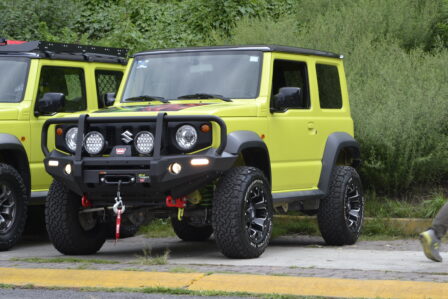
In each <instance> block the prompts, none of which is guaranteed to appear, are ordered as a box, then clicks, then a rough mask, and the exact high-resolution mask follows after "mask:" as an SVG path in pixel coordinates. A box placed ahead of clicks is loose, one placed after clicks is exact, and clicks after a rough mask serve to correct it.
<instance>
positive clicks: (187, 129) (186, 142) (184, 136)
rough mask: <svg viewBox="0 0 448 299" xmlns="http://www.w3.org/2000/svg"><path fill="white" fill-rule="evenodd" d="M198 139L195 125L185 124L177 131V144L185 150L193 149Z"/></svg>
mask: <svg viewBox="0 0 448 299" xmlns="http://www.w3.org/2000/svg"><path fill="white" fill-rule="evenodd" d="M196 141H198V133H197V132H196V129H195V128H194V127H193V126H190V125H183V126H182V127H180V128H179V129H177V132H176V142H177V145H179V147H180V148H181V149H183V150H190V149H192V148H193V147H194V146H195V144H196Z"/></svg>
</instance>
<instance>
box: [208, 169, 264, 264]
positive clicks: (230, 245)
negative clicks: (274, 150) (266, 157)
mask: <svg viewBox="0 0 448 299" xmlns="http://www.w3.org/2000/svg"><path fill="white" fill-rule="evenodd" d="M212 212H213V214H212V224H213V230H214V235H215V239H216V243H217V245H218V247H219V248H220V249H221V252H222V253H223V254H224V255H225V256H227V257H230V258H255V257H259V256H260V255H261V254H262V253H263V252H264V250H265V249H266V247H267V246H268V243H269V239H270V238H271V233H272V216H273V209H272V196H271V188H270V185H269V182H268V181H267V179H266V177H265V176H264V174H263V172H262V171H261V170H260V169H258V168H254V167H247V166H243V167H235V168H233V169H231V170H229V171H228V172H226V173H225V174H224V176H223V177H222V178H221V180H220V181H219V183H218V185H217V187H216V190H215V195H214V199H213V210H212Z"/></svg>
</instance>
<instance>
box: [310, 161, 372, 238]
mask: <svg viewBox="0 0 448 299" xmlns="http://www.w3.org/2000/svg"><path fill="white" fill-rule="evenodd" d="M352 188H356V192H357V193H358V197H357V198H358V200H357V201H359V202H355V201H354V202H352V203H351V204H350V205H347V201H349V200H351V199H350V198H353V196H354V194H355V193H356V192H354V193H353V191H350V190H352ZM349 193H350V194H351V195H350V194H349ZM352 208H353V209H354V210H358V209H359V212H358V216H359V217H358V218H357V219H358V221H356V223H355V224H354V225H352V226H350V225H349V223H348V222H349V221H350V220H353V219H355V218H353V216H351V215H350V216H349V215H348V211H352ZM348 218H350V219H348ZM363 218H364V194H363V189H362V184H361V179H360V177H359V175H358V173H357V172H356V170H355V169H354V168H353V167H350V166H336V167H335V169H334V170H333V173H332V178H331V182H330V190H329V193H328V196H326V197H325V198H323V199H322V200H321V202H320V207H319V210H318V213H317V220H318V223H319V229H320V232H321V234H322V237H323V238H324V240H325V242H326V243H327V244H328V245H338V246H340V245H351V244H354V243H355V242H356V241H357V240H358V237H359V235H360V232H361V228H362V224H363Z"/></svg>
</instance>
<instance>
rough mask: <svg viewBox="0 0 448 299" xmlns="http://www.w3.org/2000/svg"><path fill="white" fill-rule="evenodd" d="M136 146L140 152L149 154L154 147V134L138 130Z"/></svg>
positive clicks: (135, 140) (135, 139)
mask: <svg viewBox="0 0 448 299" xmlns="http://www.w3.org/2000/svg"><path fill="white" fill-rule="evenodd" d="M134 146H135V148H136V149H137V151H138V152H139V153H140V154H143V155H147V154H149V153H150V152H152V150H153V148H154V135H152V133H151V132H148V131H141V132H138V133H137V135H135V138H134Z"/></svg>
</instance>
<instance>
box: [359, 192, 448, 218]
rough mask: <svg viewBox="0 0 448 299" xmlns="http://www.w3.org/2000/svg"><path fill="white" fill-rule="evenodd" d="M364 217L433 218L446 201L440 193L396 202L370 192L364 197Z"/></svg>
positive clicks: (396, 200)
mask: <svg viewBox="0 0 448 299" xmlns="http://www.w3.org/2000/svg"><path fill="white" fill-rule="evenodd" d="M366 198H367V201H366V206H365V215H366V217H380V218H434V216H435V215H436V214H437V212H438V211H439V210H440V208H441V207H442V206H443V205H444V204H445V203H446V202H447V201H448V198H447V197H446V196H445V195H444V193H443V192H441V191H435V192H433V193H431V194H430V195H427V196H426V197H423V198H420V199H415V198H414V199H411V200H398V199H391V198H387V197H378V196H376V195H375V193H373V192H371V193H368V194H367V195H366Z"/></svg>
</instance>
